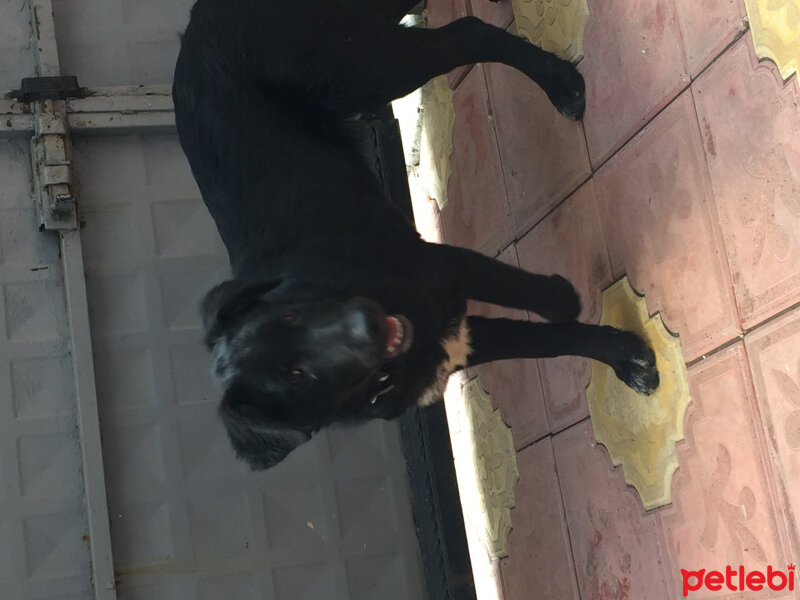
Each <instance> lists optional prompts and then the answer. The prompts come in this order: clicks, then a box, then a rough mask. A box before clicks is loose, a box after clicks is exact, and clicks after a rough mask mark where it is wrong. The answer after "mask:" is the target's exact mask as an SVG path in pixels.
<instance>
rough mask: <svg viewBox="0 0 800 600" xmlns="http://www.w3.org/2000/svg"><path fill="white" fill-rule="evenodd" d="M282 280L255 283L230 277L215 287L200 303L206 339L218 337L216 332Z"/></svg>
mask: <svg viewBox="0 0 800 600" xmlns="http://www.w3.org/2000/svg"><path fill="white" fill-rule="evenodd" d="M281 281H282V280H281V279H271V280H269V281H261V282H257V283H254V282H252V281H242V280H241V279H229V280H228V281H223V282H222V283H220V284H219V285H217V286H215V287H213V288H212V289H211V290H210V291H209V292H208V293H207V294H206V295H205V298H203V301H202V303H201V305H200V314H201V316H202V317H203V327H204V328H205V330H206V339H207V340H209V339H214V338H216V337H217V336H216V335H215V332H217V331H218V330H219V329H220V328H222V327H224V325H225V324H226V323H228V322H230V321H231V320H233V319H234V318H236V317H237V316H240V315H242V314H244V313H246V312H247V311H248V310H250V309H251V308H252V307H253V306H255V304H256V303H257V302H259V301H261V300H263V298H264V296H265V295H266V294H268V293H269V292H271V291H272V290H274V289H275V288H276V287H278V286H279V285H280V284H281Z"/></svg>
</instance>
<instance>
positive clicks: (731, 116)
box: [692, 35, 800, 328]
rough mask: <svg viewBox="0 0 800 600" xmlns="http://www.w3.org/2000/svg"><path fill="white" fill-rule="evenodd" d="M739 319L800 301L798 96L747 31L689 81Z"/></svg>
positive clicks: (752, 321) (752, 320)
mask: <svg viewBox="0 0 800 600" xmlns="http://www.w3.org/2000/svg"><path fill="white" fill-rule="evenodd" d="M692 89H693V92H694V96H695V99H696V103H697V113H698V115H699V118H700V124H701V127H702V131H703V138H704V141H705V150H706V155H707V158H708V165H709V170H710V173H711V181H712V185H713V189H714V195H715V198H716V204H717V210H718V212H719V218H720V223H721V225H722V231H723V235H724V237H725V246H726V248H727V251H728V260H729V262H730V268H731V273H732V274H733V282H734V285H735V292H736V301H737V303H738V305H739V311H740V313H741V316H742V324H743V326H744V327H745V328H750V327H752V326H754V325H756V324H757V323H759V322H760V321H762V320H764V319H765V318H767V317H768V316H770V315H772V314H774V313H776V312H778V311H780V310H781V309H784V308H786V307H788V306H791V305H793V304H794V303H796V302H798V301H800V110H798V103H800V93H798V88H797V78H796V77H795V78H793V79H792V80H790V81H789V83H788V84H786V85H783V84H782V83H781V81H780V78H779V76H778V73H777V69H775V67H774V66H773V65H772V63H770V62H768V61H764V62H761V63H757V61H756V59H755V56H754V55H753V47H752V40H751V39H750V36H749V35H746V36H745V37H744V38H742V39H741V40H740V41H739V42H738V43H737V44H736V45H735V46H734V47H732V48H731V49H730V50H729V51H728V52H726V53H725V55H724V56H723V57H722V58H720V59H719V60H718V61H717V62H715V63H714V64H713V65H712V66H711V67H710V68H709V69H708V71H706V72H705V73H704V74H703V75H702V76H701V77H700V78H699V79H698V80H697V81H696V82H695V83H694V84H693V86H692Z"/></svg>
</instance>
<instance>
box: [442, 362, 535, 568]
mask: <svg viewBox="0 0 800 600" xmlns="http://www.w3.org/2000/svg"><path fill="white" fill-rule="evenodd" d="M460 391H461V394H460V395H459V397H458V398H454V397H453V395H452V394H448V393H445V407H446V409H447V420H448V424H449V427H450V436H451V441H452V443H453V455H454V457H455V463H456V476H457V478H458V487H459V493H460V496H461V504H462V508H463V510H464V519H465V522H466V526H467V529H468V530H470V529H471V530H473V532H475V533H477V537H478V538H479V539H480V542H481V544H482V545H483V546H484V548H485V549H486V552H487V554H488V556H489V557H490V558H491V559H492V560H494V559H498V558H502V557H504V556H506V555H507V552H506V541H507V539H508V533H509V531H511V508H513V506H514V487H515V485H516V483H517V479H519V472H518V471H517V454H516V451H515V450H514V440H513V439H512V436H511V430H510V429H509V428H508V426H507V425H506V424H505V423H504V422H503V419H502V417H501V416H500V411H498V410H494V409H493V408H492V401H491V398H490V397H489V395H488V394H487V393H486V391H485V390H484V389H483V387H482V386H481V383H480V380H479V379H478V378H477V377H476V378H474V379H471V380H469V381H467V382H466V383H464V384H463V386H461V390H460Z"/></svg>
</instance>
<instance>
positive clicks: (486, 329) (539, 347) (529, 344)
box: [467, 317, 658, 394]
mask: <svg viewBox="0 0 800 600" xmlns="http://www.w3.org/2000/svg"><path fill="white" fill-rule="evenodd" d="M467 325H468V327H469V333H470V340H471V352H470V354H469V355H468V356H467V364H468V366H472V365H478V364H481V363H486V362H491V361H495V360H504V359H511V358H551V357H554V356H567V355H569V356H585V357H586V358H593V359H595V360H599V361H601V362H603V363H605V364H607V365H608V366H610V367H611V368H612V369H614V373H616V375H617V377H619V378H620V380H622V381H623V382H624V383H626V384H627V385H628V386H630V387H631V388H633V389H634V390H636V391H637V392H639V393H640V394H651V393H652V392H653V391H655V389H656V388H657V387H658V371H657V370H656V358H655V354H653V351H652V350H651V349H650V348H649V347H648V346H647V344H645V343H644V341H642V339H641V338H640V337H639V336H637V335H636V334H634V333H631V332H630V331H621V330H619V329H615V328H614V327H607V326H599V325H586V324H584V323H577V322H573V323H561V324H553V323H531V322H530V321H515V320H512V319H487V318H485V317H469V318H468V319H467Z"/></svg>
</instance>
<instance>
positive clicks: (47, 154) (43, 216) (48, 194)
mask: <svg viewBox="0 0 800 600" xmlns="http://www.w3.org/2000/svg"><path fill="white" fill-rule="evenodd" d="M34 104H35V109H36V110H35V117H34V134H33V137H32V138H31V166H32V171H33V188H34V198H35V200H36V209H37V213H38V216H39V229H40V230H44V229H47V230H70V229H77V218H76V211H75V195H74V185H73V181H72V164H71V162H70V160H71V157H72V148H71V145H70V139H69V134H68V132H67V112H66V107H65V105H64V101H63V100H44V101H42V102H35V103H34Z"/></svg>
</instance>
